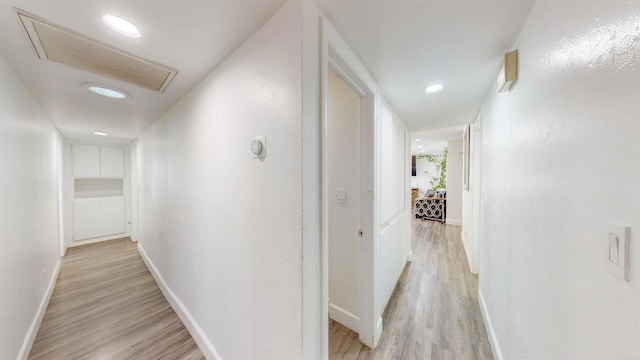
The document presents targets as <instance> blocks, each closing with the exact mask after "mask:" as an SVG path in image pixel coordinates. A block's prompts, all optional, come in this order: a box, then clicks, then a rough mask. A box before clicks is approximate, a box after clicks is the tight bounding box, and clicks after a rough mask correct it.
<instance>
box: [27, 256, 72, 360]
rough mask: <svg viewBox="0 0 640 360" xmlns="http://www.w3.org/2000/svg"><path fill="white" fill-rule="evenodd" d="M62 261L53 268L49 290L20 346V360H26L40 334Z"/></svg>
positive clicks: (41, 301) (45, 293)
mask: <svg viewBox="0 0 640 360" xmlns="http://www.w3.org/2000/svg"><path fill="white" fill-rule="evenodd" d="M61 263H62V261H61V260H60V259H58V263H57V264H56V268H55V269H54V270H53V274H52V275H51V279H50V280H49V285H48V286H47V290H46V291H45V292H44V296H43V297H42V300H40V306H39V307H38V311H37V312H36V316H35V317H34V318H33V321H32V322H31V326H29V331H27V336H26V337H25V338H24V341H23V342H22V347H21V348H20V353H19V354H18V359H20V360H26V359H27V357H29V352H31V347H32V346H33V343H34V341H36V336H37V335H38V330H39V329H40V324H42V319H43V318H44V313H45V312H46V311H47V306H49V300H51V295H53V289H54V288H55V286H56V280H58V274H60V265H61Z"/></svg>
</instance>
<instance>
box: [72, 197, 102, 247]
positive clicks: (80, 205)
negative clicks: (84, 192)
mask: <svg viewBox="0 0 640 360" xmlns="http://www.w3.org/2000/svg"><path fill="white" fill-rule="evenodd" d="M100 205H101V204H100V199H75V200H74V201H73V240H84V239H92V238H96V237H99V236H101V226H100V219H101V218H102V216H101V209H100V207H101V206H100Z"/></svg>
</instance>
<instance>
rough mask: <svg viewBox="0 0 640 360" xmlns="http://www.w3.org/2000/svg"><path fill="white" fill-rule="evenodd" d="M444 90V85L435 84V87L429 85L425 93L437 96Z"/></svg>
mask: <svg viewBox="0 0 640 360" xmlns="http://www.w3.org/2000/svg"><path fill="white" fill-rule="evenodd" d="M442 89H444V85H442V84H433V85H429V86H427V88H426V89H424V92H426V93H427V94H435V93H437V92H439V91H442Z"/></svg>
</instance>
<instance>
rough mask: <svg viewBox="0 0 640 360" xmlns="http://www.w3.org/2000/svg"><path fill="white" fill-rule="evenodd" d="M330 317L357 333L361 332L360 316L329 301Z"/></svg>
mask: <svg viewBox="0 0 640 360" xmlns="http://www.w3.org/2000/svg"><path fill="white" fill-rule="evenodd" d="M329 317H330V318H332V319H333V320H335V321H337V322H339V323H340V324H342V325H344V326H345V327H347V328H349V329H351V330H353V331H355V332H356V333H359V332H360V318H359V317H357V316H356V315H354V314H352V313H350V312H348V311H347V310H345V309H343V308H341V307H339V306H337V305H334V304H331V303H329Z"/></svg>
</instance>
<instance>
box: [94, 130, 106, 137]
mask: <svg viewBox="0 0 640 360" xmlns="http://www.w3.org/2000/svg"><path fill="white" fill-rule="evenodd" d="M93 135H98V136H107V133H103V132H102V131H96V132H94V133H93Z"/></svg>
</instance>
